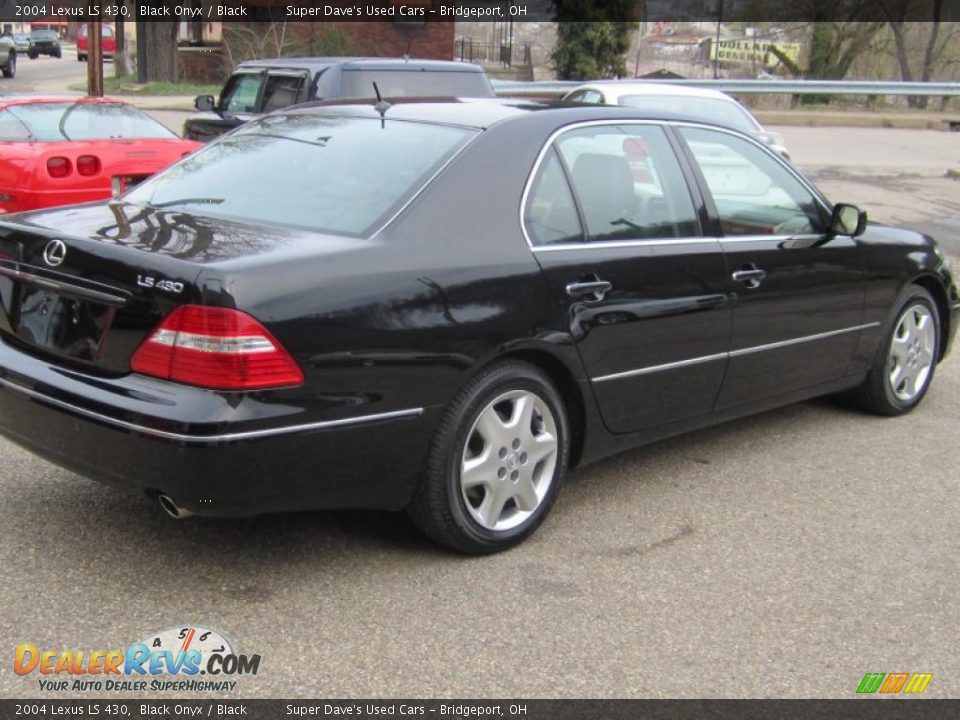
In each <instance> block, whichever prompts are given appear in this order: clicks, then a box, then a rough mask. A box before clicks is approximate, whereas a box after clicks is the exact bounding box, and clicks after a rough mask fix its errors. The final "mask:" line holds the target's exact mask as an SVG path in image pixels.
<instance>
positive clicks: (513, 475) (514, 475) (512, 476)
mask: <svg viewBox="0 0 960 720" xmlns="http://www.w3.org/2000/svg"><path fill="white" fill-rule="evenodd" d="M519 477H520V471H519V470H514V471H513V472H512V473H510V479H511V480H513V481H514V482H516V481H517V478H519Z"/></svg>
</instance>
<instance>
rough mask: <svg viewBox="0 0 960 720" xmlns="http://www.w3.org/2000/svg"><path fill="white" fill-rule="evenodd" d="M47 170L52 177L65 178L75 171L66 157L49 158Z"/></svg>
mask: <svg viewBox="0 0 960 720" xmlns="http://www.w3.org/2000/svg"><path fill="white" fill-rule="evenodd" d="M47 172H48V173H50V177H55V178H65V177H67V175H69V174H70V173H71V172H73V167H72V166H71V165H70V160H68V159H67V158H65V157H59V156H58V157H52V158H48V159H47Z"/></svg>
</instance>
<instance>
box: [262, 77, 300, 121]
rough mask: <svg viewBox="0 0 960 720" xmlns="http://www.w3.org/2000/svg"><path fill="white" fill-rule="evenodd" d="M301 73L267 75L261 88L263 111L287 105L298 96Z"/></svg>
mask: <svg viewBox="0 0 960 720" xmlns="http://www.w3.org/2000/svg"><path fill="white" fill-rule="evenodd" d="M303 81H304V77H303V75H268V76H267V84H266V85H265V86H264V88H263V112H265V113H268V112H273V111H274V110H279V109H281V108H285V107H289V106H290V105H293V104H295V103H296V102H297V100H298V99H299V98H300V90H301V88H302V87H303Z"/></svg>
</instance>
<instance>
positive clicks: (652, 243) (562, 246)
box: [530, 233, 823, 253]
mask: <svg viewBox="0 0 960 720" xmlns="http://www.w3.org/2000/svg"><path fill="white" fill-rule="evenodd" d="M822 238H823V236H822V235H820V234H817V233H813V234H810V233H807V234H803V235H730V236H724V237H714V236H712V235H704V236H702V237H684V238H662V239H653V240H623V241H617V240H607V241H604V242H595V243H591V242H581V243H554V244H552V245H534V246H533V247H532V248H530V250H531V251H532V252H535V253H541V252H557V251H559V250H611V249H614V248H622V247H657V246H660V245H703V244H705V243H709V244H711V245H715V244H717V243H720V244H721V245H724V244H727V243H741V242H744V243H745V242H770V241H776V242H785V241H787V240H820V239H822Z"/></svg>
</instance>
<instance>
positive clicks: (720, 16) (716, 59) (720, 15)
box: [713, 0, 723, 80]
mask: <svg viewBox="0 0 960 720" xmlns="http://www.w3.org/2000/svg"><path fill="white" fill-rule="evenodd" d="M722 23H723V0H717V39H716V42H715V44H716V50H715V51H714V55H713V79H714V80H716V79H717V78H718V77H720V71H719V68H720V25H721V24H722Z"/></svg>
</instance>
